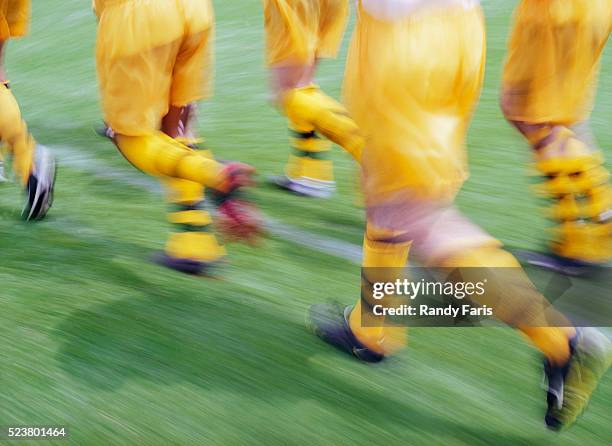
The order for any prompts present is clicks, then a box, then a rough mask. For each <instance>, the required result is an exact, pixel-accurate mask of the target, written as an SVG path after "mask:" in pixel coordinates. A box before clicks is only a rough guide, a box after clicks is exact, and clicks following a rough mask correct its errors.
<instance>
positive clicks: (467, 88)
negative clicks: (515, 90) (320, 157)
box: [344, 6, 486, 207]
mask: <svg viewBox="0 0 612 446" xmlns="http://www.w3.org/2000/svg"><path fill="white" fill-rule="evenodd" d="M485 47H486V42H485V28H484V20H483V15H482V11H481V9H480V8H479V7H478V6H472V7H462V6H453V7H437V8H429V9H427V10H425V11H421V12H420V13H419V14H418V15H415V16H413V15H409V16H407V17H403V18H398V19H396V20H378V19H376V18H374V17H373V16H371V15H370V14H369V13H368V12H367V11H366V10H365V9H364V8H363V7H361V8H360V10H359V20H358V23H357V26H356V30H355V32H354V35H353V39H352V43H351V47H350V51H349V57H348V62H347V69H346V76H345V84H344V97H345V103H346V105H347V108H348V110H349V113H350V114H351V116H352V117H353V118H354V119H355V121H356V122H357V125H358V126H359V127H360V129H361V130H362V133H363V134H364V136H365V138H366V147H365V149H364V151H363V155H362V161H361V164H362V171H363V184H364V193H365V196H366V205H367V206H368V207H371V206H373V205H378V204H380V203H382V202H390V201H392V200H395V199H398V200H401V199H402V197H410V199H411V200H419V199H420V200H434V201H442V202H448V201H452V199H453V198H454V196H455V194H456V193H457V191H458V190H459V188H460V187H461V185H462V184H463V182H464V181H465V179H466V177H467V162H466V150H465V142H464V140H465V137H466V132H467V127H468V124H469V121H470V118H471V115H472V111H473V109H474V107H475V104H476V101H477V99H478V97H479V94H480V91H481V86H482V81H483V74H484V66H485Z"/></svg>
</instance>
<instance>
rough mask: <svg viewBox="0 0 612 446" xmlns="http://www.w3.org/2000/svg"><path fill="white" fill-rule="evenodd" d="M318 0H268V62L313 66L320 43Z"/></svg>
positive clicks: (265, 19) (265, 22) (272, 63)
mask: <svg viewBox="0 0 612 446" xmlns="http://www.w3.org/2000/svg"><path fill="white" fill-rule="evenodd" d="M319 21H320V4H319V1H318V0H264V25H265V31H266V59H267V62H268V65H311V64H312V63H313V62H314V60H315V58H316V53H317V46H318V42H319Z"/></svg>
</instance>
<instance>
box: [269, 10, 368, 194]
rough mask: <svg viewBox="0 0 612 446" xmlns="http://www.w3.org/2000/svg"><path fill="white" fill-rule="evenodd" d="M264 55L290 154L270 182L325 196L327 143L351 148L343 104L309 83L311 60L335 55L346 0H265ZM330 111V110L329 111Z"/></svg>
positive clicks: (330, 185)
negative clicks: (279, 174) (280, 172)
mask: <svg viewBox="0 0 612 446" xmlns="http://www.w3.org/2000/svg"><path fill="white" fill-rule="evenodd" d="M264 6H265V9H264V11H265V28H266V36H267V39H266V43H267V60H268V65H269V66H270V70H271V72H272V75H273V83H274V88H275V90H276V95H277V100H278V103H279V106H280V108H281V109H282V110H283V112H284V113H285V114H286V115H287V118H288V121H289V128H290V132H291V146H292V149H293V153H292V154H291V155H290V158H289V162H288V164H287V166H286V169H285V175H284V176H282V177H275V178H273V181H274V182H275V183H276V184H277V185H279V186H280V187H282V188H285V189H288V190H291V191H293V192H295V193H298V194H302V195H307V196H313V197H328V196H330V195H331V194H332V193H333V192H334V189H335V185H334V182H333V171H332V164H331V161H330V160H329V151H330V149H331V144H329V143H328V142H327V141H326V140H325V139H324V138H328V139H330V140H332V141H334V142H338V141H339V140H340V139H346V140H345V141H344V142H343V143H340V145H343V146H345V147H346V148H347V150H349V151H351V150H352V151H353V152H357V149H355V146H356V144H355V142H351V141H350V137H349V135H350V134H352V133H355V132H356V126H355V125H354V122H353V121H352V120H351V119H350V118H348V114H347V113H346V110H345V109H344V107H343V106H342V105H341V104H339V103H338V102H336V101H333V100H332V99H331V98H329V97H327V96H326V95H325V94H323V93H322V92H321V90H320V89H319V88H318V87H317V86H316V85H314V84H313V77H314V72H315V69H316V65H317V61H318V59H320V58H323V57H333V56H335V54H336V52H337V49H338V46H339V44H340V41H341V38H342V35H343V32H344V28H345V25H346V19H347V14H348V2H347V1H346V0H317V1H305V0H267V1H265V2H264ZM330 113H333V115H331V116H330Z"/></svg>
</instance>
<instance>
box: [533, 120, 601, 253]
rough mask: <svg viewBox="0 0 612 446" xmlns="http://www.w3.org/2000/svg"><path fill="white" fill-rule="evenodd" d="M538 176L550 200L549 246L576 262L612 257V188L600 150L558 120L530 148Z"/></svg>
mask: <svg viewBox="0 0 612 446" xmlns="http://www.w3.org/2000/svg"><path fill="white" fill-rule="evenodd" d="M535 158H536V163H535V166H536V169H537V171H538V173H539V174H540V175H541V176H542V178H543V181H542V183H541V184H540V185H538V187H536V190H537V191H538V193H539V194H540V195H541V196H544V197H546V198H547V199H548V200H549V202H550V207H549V208H548V212H547V214H548V217H549V218H550V219H551V220H552V221H553V222H554V223H555V225H556V226H555V227H554V228H553V234H554V236H553V239H552V243H551V250H552V252H553V253H554V254H556V255H557V256H559V257H560V258H562V259H567V260H568V261H569V260H571V261H573V262H574V263H576V264H579V265H580V264H598V263H606V262H608V261H609V260H610V259H611V258H612V188H611V187H610V185H609V177H610V174H609V172H608V171H607V169H606V168H605V167H604V162H603V156H602V154H601V152H599V151H595V150H593V149H591V148H590V147H589V146H588V145H587V144H586V143H585V142H583V140H581V139H580V138H579V137H578V136H577V135H576V134H575V133H574V132H573V131H571V130H570V129H568V128H566V127H563V126H557V127H554V128H553V129H552V131H551V135H550V136H549V137H548V138H547V140H546V141H544V142H543V143H542V144H541V145H540V146H539V147H538V150H537V151H536V153H535Z"/></svg>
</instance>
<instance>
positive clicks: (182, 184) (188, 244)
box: [162, 178, 225, 263]
mask: <svg viewBox="0 0 612 446" xmlns="http://www.w3.org/2000/svg"><path fill="white" fill-rule="evenodd" d="M162 182H163V183H164V186H165V187H166V190H167V195H168V202H169V206H170V211H169V212H168V220H169V222H170V223H171V224H172V226H173V228H174V230H173V232H171V233H170V236H169V238H168V241H167V243H166V253H167V254H168V255H170V256H172V257H176V258H181V259H190V260H196V261H199V262H207V263H208V262H216V261H218V260H220V259H221V258H222V257H224V256H225V248H224V247H223V246H222V245H221V244H220V243H219V242H218V240H217V238H216V237H215V234H214V232H213V230H212V219H211V216H210V214H209V213H208V212H206V211H205V210H204V208H203V204H204V188H203V187H202V185H201V184H199V183H194V182H193V181H186V180H177V179H171V178H168V179H163V180H162Z"/></svg>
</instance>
